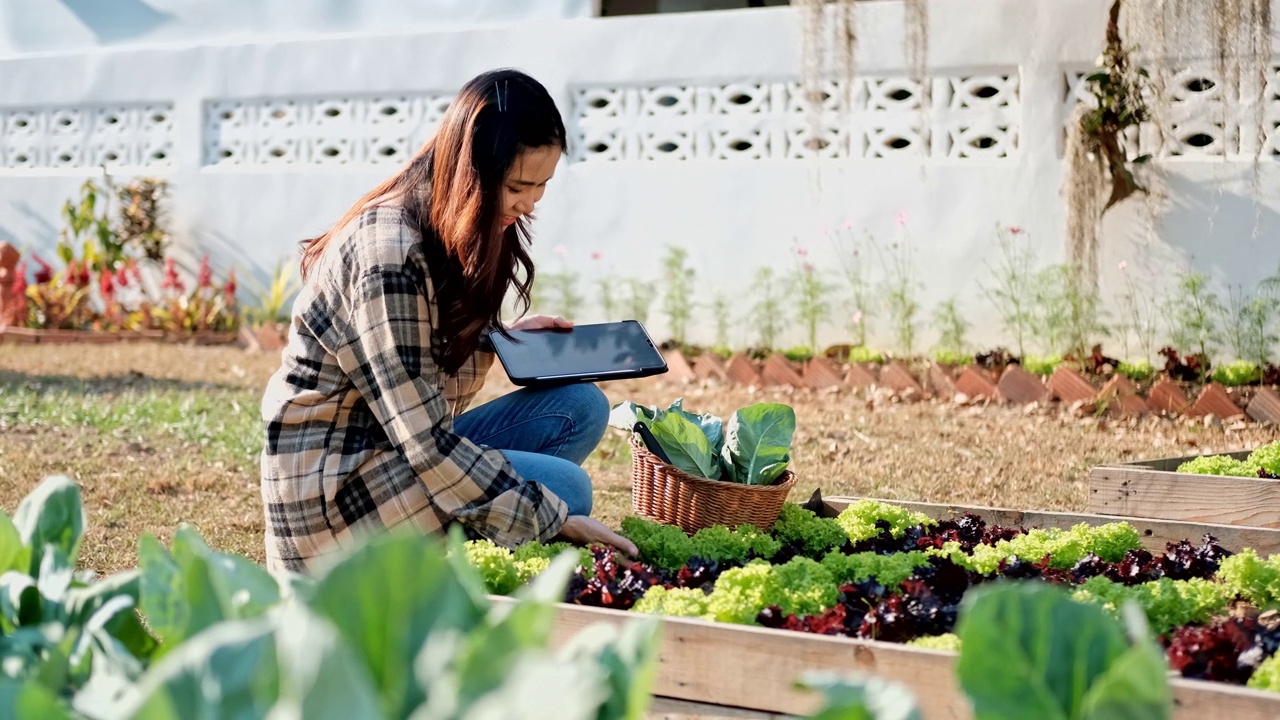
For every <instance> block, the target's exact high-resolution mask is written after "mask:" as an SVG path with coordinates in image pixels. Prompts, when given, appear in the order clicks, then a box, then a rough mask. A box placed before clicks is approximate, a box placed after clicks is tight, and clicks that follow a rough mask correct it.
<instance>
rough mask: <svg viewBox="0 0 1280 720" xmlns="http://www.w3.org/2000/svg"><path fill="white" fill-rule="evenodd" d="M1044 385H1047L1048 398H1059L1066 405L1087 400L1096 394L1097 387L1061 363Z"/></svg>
mask: <svg viewBox="0 0 1280 720" xmlns="http://www.w3.org/2000/svg"><path fill="white" fill-rule="evenodd" d="M1045 385H1046V386H1048V389H1049V399H1050V400H1055V399H1056V400H1061V401H1062V402H1064V403H1066V404H1068V405H1070V404H1072V403H1076V402H1089V401H1091V400H1093V398H1094V397H1095V396H1097V394H1098V391H1097V389H1095V388H1094V387H1093V385H1092V384H1091V383H1090V382H1089V381H1088V380H1085V379H1084V376H1083V375H1081V374H1080V373H1078V372H1076V371H1075V370H1072V369H1071V368H1069V367H1066V366H1063V365H1059V366H1058V369H1056V370H1054V371H1053V374H1052V375H1050V376H1049V381H1048V382H1047V383H1045Z"/></svg>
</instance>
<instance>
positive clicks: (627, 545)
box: [560, 515, 640, 557]
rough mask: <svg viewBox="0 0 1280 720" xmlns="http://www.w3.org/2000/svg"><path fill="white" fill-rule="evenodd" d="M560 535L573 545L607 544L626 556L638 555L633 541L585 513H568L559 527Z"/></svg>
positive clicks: (638, 552)
mask: <svg viewBox="0 0 1280 720" xmlns="http://www.w3.org/2000/svg"><path fill="white" fill-rule="evenodd" d="M560 537H562V538H564V539H565V540H568V541H569V542H571V543H573V544H574V545H593V544H594V545H608V546H610V547H612V548H613V549H615V550H618V551H619V552H621V553H623V554H624V555H626V556H628V557H637V556H639V555H640V551H639V550H637V549H636V546H635V543H633V542H631V541H630V540H628V539H626V538H624V537H622V536H621V535H619V534H618V533H616V532H614V531H612V530H610V529H609V528H608V527H606V526H605V524H604V523H602V522H600V521H599V520H594V519H592V518H589V517H587V516H585V515H570V516H569V517H568V518H567V519H566V520H565V521H564V526H563V527H561V528H560Z"/></svg>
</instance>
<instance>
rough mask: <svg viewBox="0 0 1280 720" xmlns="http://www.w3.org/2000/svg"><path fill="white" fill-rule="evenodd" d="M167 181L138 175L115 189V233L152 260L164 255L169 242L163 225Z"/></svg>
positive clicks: (129, 245) (128, 245) (126, 243)
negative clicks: (137, 177)
mask: <svg viewBox="0 0 1280 720" xmlns="http://www.w3.org/2000/svg"><path fill="white" fill-rule="evenodd" d="M168 190H169V184H168V183H167V182H165V181H164V180H158V179H156V178H139V179H137V180H133V181H131V182H128V183H125V184H124V185H122V186H120V188H119V189H118V190H117V191H116V201H117V202H118V204H119V217H118V218H117V222H116V229H115V230H116V235H117V236H118V237H119V242H120V244H121V245H122V246H124V247H135V248H137V249H138V252H139V253H140V254H141V255H142V257H143V258H145V259H147V260H150V261H152V262H159V261H161V260H163V259H164V252H165V249H166V248H167V247H168V245H169V231H168V229H167V228H166V227H165V225H166V220H167V218H166V217H165V210H164V201H165V197H166V195H167V194H168Z"/></svg>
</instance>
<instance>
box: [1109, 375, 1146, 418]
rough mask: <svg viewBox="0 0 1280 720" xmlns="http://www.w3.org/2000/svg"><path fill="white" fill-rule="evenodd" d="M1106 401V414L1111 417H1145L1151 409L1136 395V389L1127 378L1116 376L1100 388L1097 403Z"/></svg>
mask: <svg viewBox="0 0 1280 720" xmlns="http://www.w3.org/2000/svg"><path fill="white" fill-rule="evenodd" d="M1104 400H1105V401H1106V403H1107V412H1108V413H1110V414H1112V415H1120V416H1124V415H1145V414H1146V413H1148V412H1150V411H1151V409H1150V408H1149V407H1147V401H1145V400H1143V399H1142V397H1141V396H1139V395H1138V388H1137V387H1135V386H1134V384H1133V382H1132V381H1130V380H1129V378H1127V377H1125V376H1123V375H1116V376H1114V377H1112V378H1111V379H1110V380H1108V381H1107V384H1106V385H1103V386H1102V390H1101V391H1100V392H1099V393H1098V401H1099V402H1102V401H1104Z"/></svg>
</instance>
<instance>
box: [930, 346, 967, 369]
mask: <svg viewBox="0 0 1280 720" xmlns="http://www.w3.org/2000/svg"><path fill="white" fill-rule="evenodd" d="M933 361H934V362H936V363H938V364H939V365H945V366H947V367H962V366H965V365H972V364H973V361H974V357H973V355H972V354H971V353H963V352H955V351H953V350H937V351H935V352H934V353H933Z"/></svg>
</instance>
